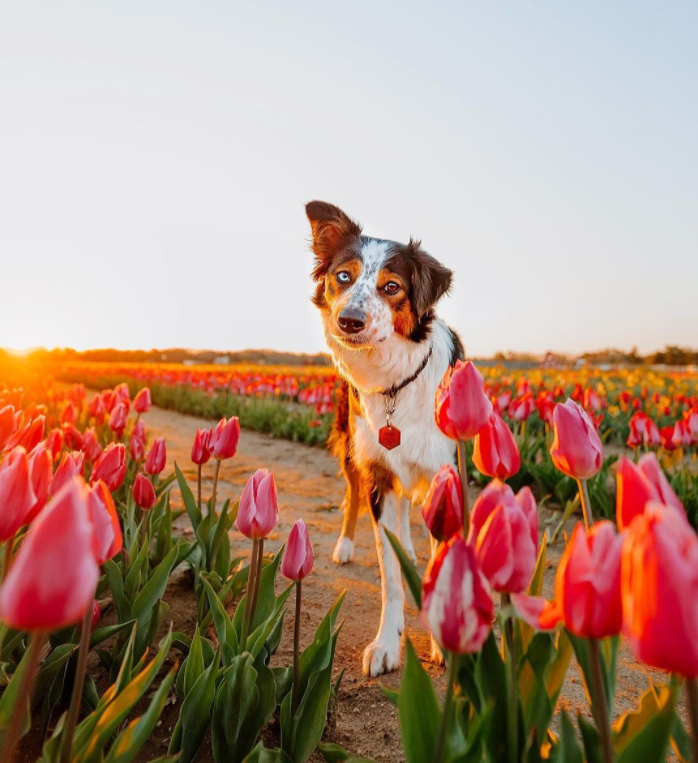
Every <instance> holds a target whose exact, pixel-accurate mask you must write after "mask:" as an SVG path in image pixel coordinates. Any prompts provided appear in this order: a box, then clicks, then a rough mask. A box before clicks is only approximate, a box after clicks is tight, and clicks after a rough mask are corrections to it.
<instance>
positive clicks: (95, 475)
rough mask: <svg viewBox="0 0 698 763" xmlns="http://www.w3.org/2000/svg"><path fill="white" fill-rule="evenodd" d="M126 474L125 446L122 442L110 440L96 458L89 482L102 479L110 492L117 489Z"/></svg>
mask: <svg viewBox="0 0 698 763" xmlns="http://www.w3.org/2000/svg"><path fill="white" fill-rule="evenodd" d="M125 476H126V447H125V445H124V444H123V443H118V444H117V443H114V442H110V443H109V445H107V447H106V448H105V449H104V451H103V452H102V455H101V456H100V457H99V458H98V459H97V461H96V463H95V465H94V468H93V469H92V474H91V475H90V483H92V484H94V483H95V482H97V480H103V481H104V483H105V484H106V486H107V487H108V488H109V490H110V491H111V492H114V490H117V489H118V488H119V487H120V486H121V483H122V482H123V481H124V477H125Z"/></svg>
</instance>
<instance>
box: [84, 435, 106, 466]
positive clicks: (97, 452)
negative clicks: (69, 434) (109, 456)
mask: <svg viewBox="0 0 698 763" xmlns="http://www.w3.org/2000/svg"><path fill="white" fill-rule="evenodd" d="M82 452H83V453H84V454H85V458H86V459H87V460H88V461H89V462H90V463H92V464H94V462H95V461H96V460H97V459H98V458H99V457H100V456H101V455H102V446H101V445H100V442H99V440H98V439H97V434H96V432H95V430H94V427H89V428H88V429H86V430H85V432H84V435H83V444H82Z"/></svg>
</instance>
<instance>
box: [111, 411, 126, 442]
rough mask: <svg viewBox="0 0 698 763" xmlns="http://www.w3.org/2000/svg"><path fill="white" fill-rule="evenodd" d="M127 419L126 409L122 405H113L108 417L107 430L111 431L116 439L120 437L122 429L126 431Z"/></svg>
mask: <svg viewBox="0 0 698 763" xmlns="http://www.w3.org/2000/svg"><path fill="white" fill-rule="evenodd" d="M127 419H128V408H127V407H126V406H125V405H124V404H123V403H119V404H118V405H115V406H114V407H113V408H112V411H111V414H110V415H109V429H111V431H112V432H114V434H116V436H117V437H121V435H122V434H123V433H124V429H126V421H127Z"/></svg>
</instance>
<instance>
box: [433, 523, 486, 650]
mask: <svg viewBox="0 0 698 763" xmlns="http://www.w3.org/2000/svg"><path fill="white" fill-rule="evenodd" d="M493 617H494V604H493V602H492V597H491V596H490V594H489V591H488V586H487V580H486V579H485V576H484V575H483V574H482V572H481V570H480V568H479V565H478V563H477V559H476V557H475V552H474V551H473V549H472V548H471V547H470V546H468V545H466V543H465V541H464V540H463V537H462V536H461V535H454V536H453V537H452V538H451V540H450V541H448V543H442V544H441V545H440V546H439V550H438V552H437V554H436V556H435V557H434V558H433V559H432V560H431V561H430V562H429V565H428V567H427V570H426V572H425V574H424V580H423V583H422V620H423V622H424V625H425V626H426V627H427V628H428V629H429V630H430V631H431V633H432V635H433V636H434V639H435V640H436V642H437V643H438V644H439V646H440V647H441V648H442V649H447V650H448V651H450V652H455V653H457V654H471V653H475V652H479V651H480V649H482V645H483V644H484V643H485V641H486V639H487V637H488V636H489V634H490V631H491V630H492V619H493Z"/></svg>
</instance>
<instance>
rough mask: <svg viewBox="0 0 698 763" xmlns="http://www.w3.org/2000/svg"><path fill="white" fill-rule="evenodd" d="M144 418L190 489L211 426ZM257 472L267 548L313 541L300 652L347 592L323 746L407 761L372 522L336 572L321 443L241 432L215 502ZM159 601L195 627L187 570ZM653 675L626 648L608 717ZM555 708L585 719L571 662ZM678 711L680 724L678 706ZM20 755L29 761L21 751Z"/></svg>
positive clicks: (362, 520)
mask: <svg viewBox="0 0 698 763" xmlns="http://www.w3.org/2000/svg"><path fill="white" fill-rule="evenodd" d="M145 421H146V426H147V428H148V432H149V434H150V436H151V437H152V436H164V437H165V440H166V443H167V457H168V466H167V472H169V471H170V470H171V469H172V468H173V467H174V462H175V461H176V462H177V464H178V465H179V466H180V468H182V470H183V471H184V473H185V475H186V476H187V478H188V480H189V481H190V485H192V487H195V484H196V468H195V467H194V466H193V464H191V462H190V459H189V453H190V448H191V443H192V439H193V437H194V433H195V430H196V428H197V427H209V426H210V425H211V422H210V421H207V420H203V419H198V418H195V417H193V416H184V415H181V414H178V413H173V412H171V411H165V410H161V409H157V408H152V409H151V411H150V412H149V413H148V414H147V415H146V416H145ZM260 467H267V468H269V469H271V470H272V471H273V472H274V476H275V479H276V484H277V488H278V494H279V508H280V521H279V524H278V526H277V528H276V530H275V531H274V533H272V535H271V536H270V537H269V539H268V542H267V543H266V546H265V548H266V550H268V551H276V550H277V549H278V548H279V547H280V546H281V544H282V543H283V542H284V541H285V539H286V537H287V535H288V532H289V530H290V529H291V526H292V524H293V522H294V521H295V520H296V519H298V518H302V519H303V520H305V522H306V524H307V526H308V531H309V534H310V538H311V540H312V543H313V550H314V554H315V568H314V571H313V573H312V574H311V576H310V577H309V578H308V579H307V581H306V584H305V585H304V607H303V624H302V637H301V645H302V646H305V645H306V644H307V643H309V641H310V640H311V639H312V636H313V634H314V631H315V628H316V627H317V625H318V623H319V621H320V620H321V618H322V617H323V616H324V614H325V613H326V611H327V610H328V608H329V607H330V606H331V604H332V603H333V602H334V601H335V600H336V599H337V597H338V596H339V595H340V593H341V592H342V591H344V590H345V589H346V591H347V594H346V599H345V602H344V605H343V608H342V611H341V615H340V618H343V619H344V625H343V629H342V632H341V634H340V637H339V642H338V648H337V654H336V659H335V671H336V674H338V673H339V672H340V671H341V670H342V669H344V670H345V673H344V678H343V681H342V684H341V688H340V692H339V697H338V701H337V706H336V708H335V709H334V711H333V713H332V716H331V718H330V723H329V726H328V729H327V730H326V732H325V737H324V741H332V742H336V743H338V744H340V745H342V746H343V747H345V748H346V749H348V750H349V751H350V752H351V753H352V754H353V755H356V756H366V757H369V758H372V759H375V760H377V761H384V762H385V763H388V762H390V763H392V762H393V761H394V762H396V763H397V762H398V761H402V760H404V757H403V754H402V751H401V747H400V732H399V723H398V717H397V711H396V708H395V707H394V706H393V705H392V704H391V703H390V702H389V701H388V699H386V697H385V696H384V695H383V693H382V692H381V685H385V686H388V687H391V688H394V689H396V688H398V686H399V683H400V676H401V673H400V671H398V672H395V673H392V674H390V675H385V676H382V677H380V678H379V679H369V678H366V677H365V676H363V675H362V672H361V657H362V652H363V649H364V647H365V646H366V645H367V644H368V643H369V642H370V641H371V640H372V639H373V636H374V635H375V631H376V629H377V626H378V621H379V617H380V577H379V571H378V565H377V561H376V552H375V545H374V540H373V530H372V528H371V521H370V517H369V516H368V515H366V516H361V517H359V521H358V524H357V531H356V538H355V557H354V561H353V562H352V563H351V564H348V565H345V566H341V567H340V566H337V565H336V564H334V563H333V562H332V559H331V556H332V550H333V548H334V544H335V541H336V539H337V536H338V534H339V530H340V527H341V521H342V515H341V511H340V509H339V506H340V504H341V502H342V499H343V497H344V484H343V481H342V479H341V478H340V477H339V476H338V466H337V462H336V460H335V459H334V458H333V457H332V456H331V455H330V454H329V453H328V452H327V451H325V450H324V449H323V448H320V447H308V446H305V445H300V444H297V443H292V442H289V441H285V440H275V439H272V438H271V437H269V436H267V435H263V434H258V433H256V432H252V431H248V430H243V432H242V435H241V437H240V443H239V446H238V452H237V454H236V456H235V457H234V458H233V459H231V460H229V461H225V462H223V465H222V468H221V471H220V478H219V488H218V495H219V501H220V500H222V499H224V498H226V497H230V498H231V499H232V500H237V498H238V497H239V494H240V492H241V490H242V487H243V485H244V484H245V482H246V480H247V478H248V477H249V476H250V475H251V474H252V473H253V472H254V471H255V470H256V469H258V468H260ZM212 475H213V466H212V464H210V463H209V464H208V465H206V466H205V467H204V480H205V482H204V496H207V495H209V494H210V491H211V480H212ZM476 494H477V489H476V488H471V501H472V500H474V498H475V497H476ZM172 496H173V505H176V506H177V505H181V502H180V496H179V490H178V489H177V487H176V486H175V488H174V489H173V491H172ZM219 506H220V502H219ZM559 516H560V515H559V513H556V512H552V511H549V510H542V511H541V529H542V530H543V529H544V528H546V527H549V526H552V527H554V526H555V525H556V524H557V522H558V521H559ZM179 524H180V528H179V529H180V531H181V532H183V533H185V534H187V533H190V532H191V528H190V527H187V523H186V515H185V517H184V518H181V519H180V520H179ZM573 525H574V520H572V521H570V522H569V523H567V525H566V527H565V530H566V531H567V532H568V533H569V532H570V531H571V529H572V527H573ZM412 533H413V539H414V545H415V550H416V552H417V555H418V557H419V560H420V567H421V568H422V569H423V567H424V564H425V563H426V560H427V558H428V554H429V542H428V537H427V532H426V528H425V526H424V524H423V522H422V520H421V516H420V515H419V512H418V511H416V510H414V512H413V518H412ZM230 540H231V545H232V549H233V556H241V555H244V554H245V553H248V550H249V541H247V539H246V538H244V537H243V536H242V535H241V534H240V533H238V532H237V531H234V530H233V531H231V533H230ZM563 548H564V537H563V533H560V537H559V540H558V541H557V543H556V545H554V546H552V547H549V551H548V564H547V570H546V577H545V586H544V594H545V595H547V596H548V597H551V596H552V588H553V578H554V574H555V569H556V567H557V561H558V559H559V557H560V554H561V552H562V550H563ZM165 598H166V600H167V602H168V603H169V604H170V606H171V617H172V620H173V624H174V629H175V630H181V631H184V632H187V633H192V632H193V630H194V626H195V609H194V597H193V592H192V589H191V584H190V582H189V581H188V579H187V577H186V575H185V574H179V573H175V575H174V576H173V578H172V581H171V583H170V586H169V588H168V592H167V594H166V597H165ZM406 602H407V611H406V635H407V637H408V638H409V639H410V640H411V641H412V642H413V644H414V646H415V648H416V650H417V653H418V654H419V655H420V657H422V658H423V659H424V660H425V662H424V665H425V667H426V669H427V670H428V672H429V673H430V675H431V676H432V678H433V679H434V681H435V684H436V687H437V690H438V691H439V693H441V692H442V691H443V688H444V674H443V669H442V668H440V667H437V666H435V665H433V664H431V663H429V662H428V661H427V660H428V654H429V638H428V635H427V633H426V631H425V630H424V628H423V627H422V625H421V623H420V620H419V616H418V612H417V610H416V608H415V606H414V603H413V602H412V600H411V598H410V596H409V593H407V595H406ZM293 617H294V614H293V607H292V606H291V607H289V611H288V612H287V615H286V621H285V628H284V638H283V640H282V642H281V645H280V648H279V651H278V652H277V655H276V657H275V658H274V663H275V664H290V663H291V661H292V649H291V647H292V633H293ZM650 677H651V678H652V679H654V680H655V681H658V682H661V681H662V680H664V676H662V674H660V673H657V672H654V671H649V670H647V669H646V668H645V667H644V666H642V665H639V664H638V663H636V662H635V661H634V660H633V658H632V656H631V655H630V654H629V652H628V651H627V649H626V648H624V647H621V651H620V654H619V657H618V679H617V681H618V683H617V687H618V688H617V699H616V705H615V707H614V717H618V715H619V714H620V713H621V712H623V711H625V710H627V709H629V708H630V707H632V706H634V705H635V704H636V701H637V698H638V697H639V695H640V694H641V693H642V692H643V691H644V690H645V689H646V688H647V686H648V678H650ZM560 708H564V709H565V710H567V711H568V712H570V713H573V714H576V713H577V712H580V711H581V712H584V713H587V714H588V711H587V703H586V699H585V695H584V689H583V683H582V679H581V674H580V672H579V669H578V667H577V666H576V664H573V665H572V667H571V668H570V671H569V673H568V676H567V679H566V683H565V686H564V689H563V691H562V695H561V697H560V700H559V702H558V710H559V709H560ZM682 715H684V718H685V714H684V713H683V708H682ZM176 717H177V708H176V707H175V706H168V707H167V708H166V710H165V713H164V714H163V718H162V721H161V723H160V725H159V727H158V728H157V729H156V731H155V733H154V734H153V735H152V737H151V739H150V740H149V743H148V745H147V746H146V748H144V749H143V750H142V752H141V754H140V755H139V758H138V759H139V760H142V761H147V760H152V759H153V758H156V757H159V756H161V755H165V754H166V751H167V745H168V744H169V740H170V736H171V733H172V729H173V727H174V723H175V721H176ZM272 733H273V732H272ZM25 750H26V748H25ZM208 750H210V747H209V748H208ZM23 752H24V751H23ZM26 752H28V750H26ZM316 755H317V758H316V757H315V756H314V757H313V760H316V759H317V760H322V758H321V757H320V756H319V754H316ZM22 758H23V759H24V758H25V756H24V755H22ZM30 759H31V758H29V757H27V758H26V760H30ZM198 759H199V760H206V761H207V760H212V757H211V755H210V751H206V750H202V752H201V753H200V755H199V758H198Z"/></svg>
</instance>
